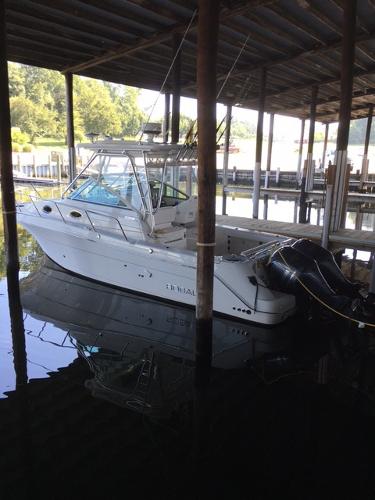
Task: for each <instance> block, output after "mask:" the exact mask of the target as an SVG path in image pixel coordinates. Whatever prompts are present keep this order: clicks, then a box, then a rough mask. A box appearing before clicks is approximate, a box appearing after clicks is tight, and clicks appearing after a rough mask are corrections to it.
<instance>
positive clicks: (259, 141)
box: [253, 68, 267, 219]
mask: <svg viewBox="0 0 375 500" xmlns="http://www.w3.org/2000/svg"><path fill="white" fill-rule="evenodd" d="M266 85H267V70H266V68H262V70H261V75H260V82H259V101H258V124H257V136H256V150H255V167H254V177H253V179H254V189H253V218H254V219H257V218H258V216H259V198H260V176H261V172H262V145H263V119H264V104H265V100H266Z"/></svg>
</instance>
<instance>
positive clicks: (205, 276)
mask: <svg viewBox="0 0 375 500" xmlns="http://www.w3.org/2000/svg"><path fill="white" fill-rule="evenodd" d="M218 27H219V2H217V1H216V0H199V17H198V55H197V89H198V90H197V96H198V241H197V300H196V318H197V324H196V357H197V358H199V357H200V356H204V357H206V356H207V350H208V349H209V347H208V346H210V345H211V339H212V310H213V277H214V254H215V194H216V59H217V39H218ZM207 339H209V342H207Z"/></svg>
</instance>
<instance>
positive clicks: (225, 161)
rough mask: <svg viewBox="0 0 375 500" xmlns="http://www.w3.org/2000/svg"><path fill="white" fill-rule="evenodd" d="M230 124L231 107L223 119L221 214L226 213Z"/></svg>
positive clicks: (228, 107)
mask: <svg viewBox="0 0 375 500" xmlns="http://www.w3.org/2000/svg"><path fill="white" fill-rule="evenodd" d="M231 122H232V106H230V105H228V106H227V115H226V118H225V136H224V158H223V183H222V186H223V189H222V197H223V204H222V213H223V215H226V213H227V193H226V191H225V188H226V187H227V186H228V163H229V144H230V128H231Z"/></svg>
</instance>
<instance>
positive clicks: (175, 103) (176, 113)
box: [171, 33, 182, 144]
mask: <svg viewBox="0 0 375 500" xmlns="http://www.w3.org/2000/svg"><path fill="white" fill-rule="evenodd" d="M181 39H182V38H181V35H180V34H179V33H175V34H174V35H173V56H172V57H175V56H176V57H175V60H174V65H173V94H172V123H171V142H172V144H177V143H178V140H179V137H180V99H181V48H180V45H181ZM176 54H177V55H176Z"/></svg>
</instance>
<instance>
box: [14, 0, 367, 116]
mask: <svg viewBox="0 0 375 500" xmlns="http://www.w3.org/2000/svg"><path fill="white" fill-rule="evenodd" d="M196 8H197V0H106V1H105V2H103V1H102V0H54V1H53V2H51V1H50V0H9V1H8V2H7V36H8V54H9V56H8V57H9V60H12V61H17V62H20V63H25V64H32V65H37V66H43V67H48V68H51V69H56V70H59V71H66V70H70V71H72V72H74V73H77V74H82V75H85V76H90V77H93V78H100V79H104V80H108V81H113V82H117V83H123V84H126V85H133V86H137V87H142V88H148V89H152V90H159V89H160V87H161V85H162V82H163V80H164V78H165V76H166V74H167V72H168V69H169V66H170V64H171V61H172V59H173V35H174V33H180V34H183V32H184V31H185V30H186V27H187V26H188V24H189V22H190V21H191V19H192V16H193V13H194V11H195V9H196ZM342 17H343V12H342V6H341V2H340V0H275V1H272V0H225V1H224V0H223V1H222V12H221V21H220V33H219V52H218V88H220V86H221V83H222V82H223V81H224V80H225V78H226V76H227V74H228V71H229V70H230V68H231V67H232V65H233V63H234V61H235V59H236V57H237V56H238V54H239V51H240V49H241V47H242V46H243V45H244V43H245V41H246V40H247V42H246V45H245V47H244V50H243V52H242V54H241V56H240V58H239V59H238V61H237V63H236V65H235V67H234V69H233V72H232V74H231V76H230V78H229V79H228V81H227V82H226V84H225V87H224V89H223V91H222V94H221V95H220V98H219V101H220V102H223V103H225V104H234V105H237V106H243V107H248V108H253V109H256V108H257V100H258V92H259V81H260V71H261V69H262V68H263V67H266V68H267V69H268V78H267V91H266V106H265V108H266V111H268V112H276V113H280V114H287V115H291V116H298V117H308V115H309V102H310V95H311V87H312V86H313V85H319V95H318V109H317V119H318V120H321V121H323V122H330V121H335V120H337V119H338V109H339V102H340V72H341V40H342ZM196 25H197V18H196V17H195V18H194V20H193V22H192V28H191V29H190V31H189V33H188V34H187V36H186V39H185V42H184V44H183V48H182V73H181V84H182V95H184V96H188V97H193V96H195V94H196V45H197V36H196ZM356 39H357V44H356V51H355V66H354V75H355V78H354V89H353V111H352V117H353V118H360V117H363V116H366V115H367V110H368V105H369V103H375V0H358V16H357V30H356ZM98 58H100V59H98ZM171 86H172V78H171V77H170V78H169V79H168V81H167V85H166V90H171V88H172V87H171Z"/></svg>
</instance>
